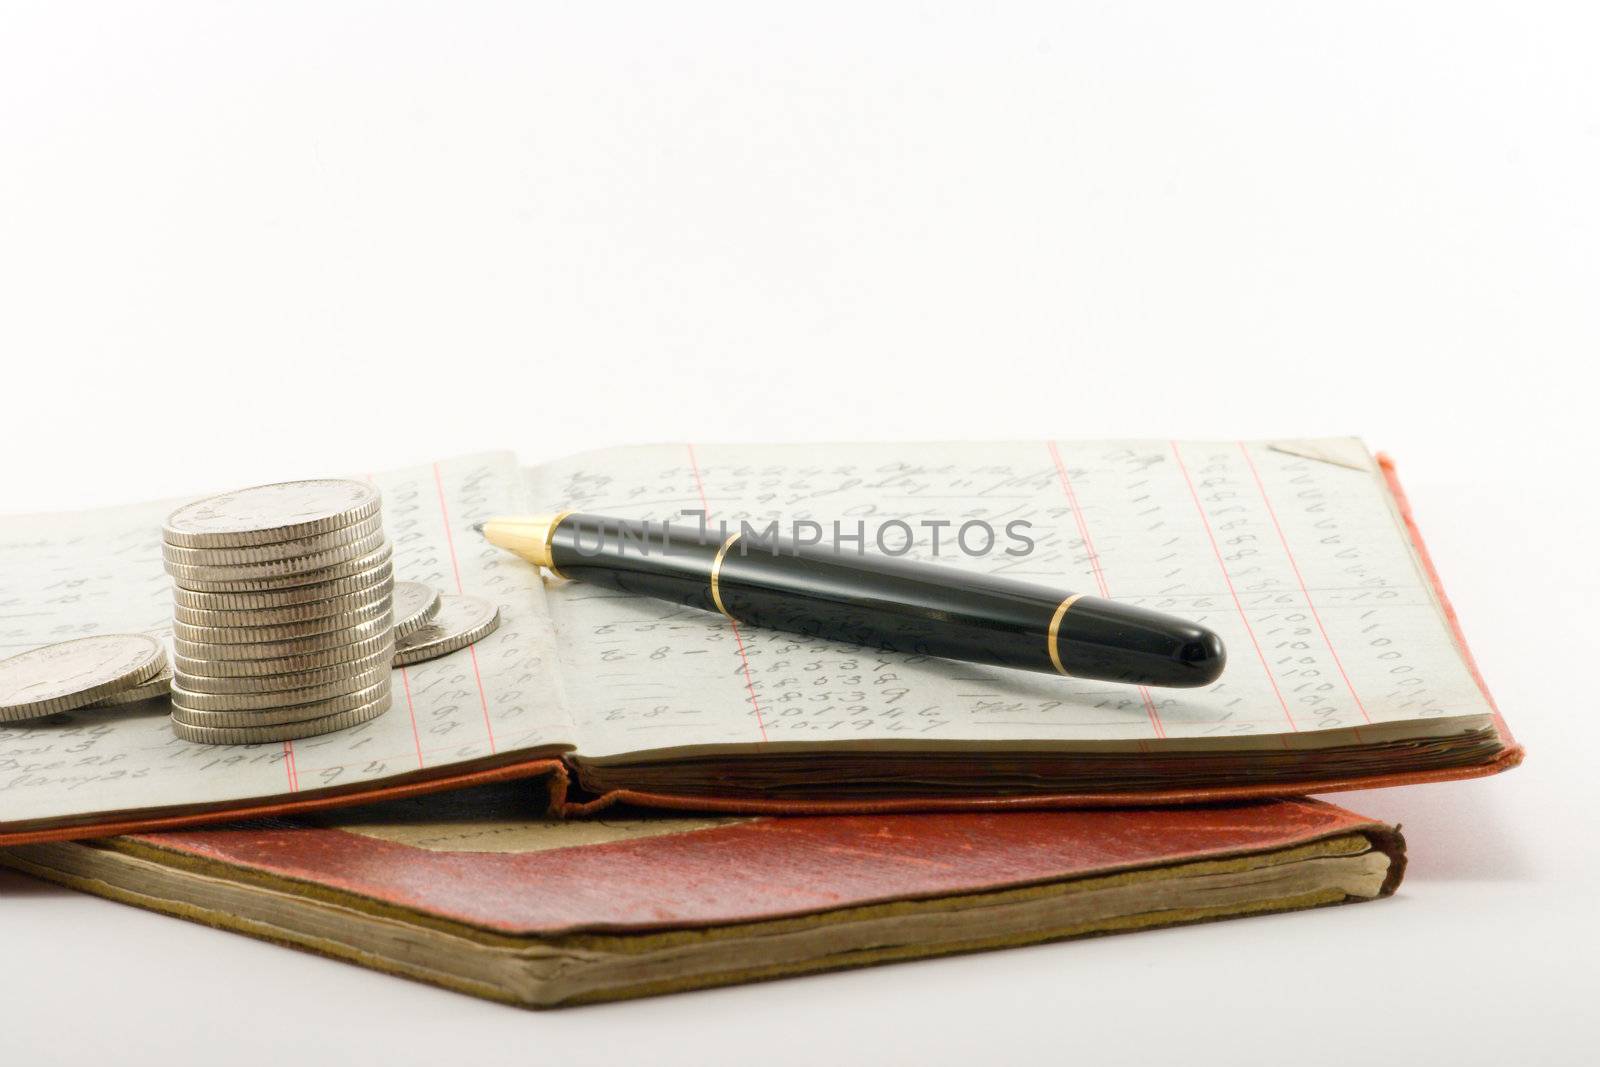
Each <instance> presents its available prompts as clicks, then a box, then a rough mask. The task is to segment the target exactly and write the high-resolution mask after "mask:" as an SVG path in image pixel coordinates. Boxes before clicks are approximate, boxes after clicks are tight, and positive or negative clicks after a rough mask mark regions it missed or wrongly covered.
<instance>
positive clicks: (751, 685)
mask: <svg viewBox="0 0 1600 1067" xmlns="http://www.w3.org/2000/svg"><path fill="white" fill-rule="evenodd" d="M684 447H685V448H687V449H688V450H689V469H690V470H692V471H694V487H695V489H696V490H697V491H698V492H699V493H700V510H701V511H703V512H705V521H706V522H707V523H710V521H711V505H710V504H708V503H707V502H706V483H705V479H704V478H702V477H700V457H698V456H696V455H695V452H694V445H692V444H686V445H685V446H684ZM728 622H729V623H730V624H732V626H733V640H734V643H735V644H737V645H738V646H739V663H740V665H741V666H742V667H743V668H744V687H745V689H746V690H747V691H748V692H749V694H750V707H751V709H752V710H754V711H755V713H756V727H757V729H759V730H760V731H761V740H762V741H765V740H766V739H767V722H766V720H765V719H764V718H762V715H761V702H760V701H759V700H757V699H756V683H755V680H754V679H753V678H751V677H750V656H749V655H748V654H747V653H746V652H745V650H744V635H743V634H741V633H740V632H739V623H738V621H737V620H735V619H734V618H733V617H732V616H730V617H729V618H728Z"/></svg>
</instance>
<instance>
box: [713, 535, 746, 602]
mask: <svg viewBox="0 0 1600 1067" xmlns="http://www.w3.org/2000/svg"><path fill="white" fill-rule="evenodd" d="M743 532H744V531H743V530H741V531H739V533H743ZM737 540H739V534H738V533H732V534H729V535H728V539H727V540H726V541H724V542H722V547H721V548H719V549H717V558H716V559H714V560H712V561H711V602H712V603H713V604H715V605H716V606H717V610H718V611H720V612H722V613H723V614H724V615H727V616H728V618H730V619H731V618H733V616H732V615H731V614H729V612H728V609H727V608H725V607H723V606H722V589H721V587H719V586H718V585H717V578H718V577H720V576H721V574H722V559H723V557H724V556H726V555H727V554H728V549H730V548H732V547H733V543H734V542H735V541H737Z"/></svg>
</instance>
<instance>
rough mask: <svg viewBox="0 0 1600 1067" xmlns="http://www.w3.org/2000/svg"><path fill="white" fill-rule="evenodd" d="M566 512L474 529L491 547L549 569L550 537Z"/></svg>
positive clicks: (492, 522)
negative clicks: (513, 553)
mask: <svg viewBox="0 0 1600 1067" xmlns="http://www.w3.org/2000/svg"><path fill="white" fill-rule="evenodd" d="M568 514H569V512H562V513H561V514H559V515H525V516H518V517H513V518H500V519H490V520H489V521H488V522H480V523H478V524H477V525H476V526H475V527H474V529H476V530H477V531H478V532H479V533H480V534H482V535H483V539H484V540H485V541H488V542H489V543H490V544H491V545H495V546H497V547H499V548H503V549H505V550H506V551H507V552H515V553H516V554H517V555H519V556H521V557H522V558H523V559H525V560H527V561H528V562H529V563H534V564H537V565H539V566H541V567H548V566H550V538H551V536H552V535H553V534H554V533H555V528H556V526H557V525H559V524H560V522H561V520H562V519H564V518H566V517H567V515H568Z"/></svg>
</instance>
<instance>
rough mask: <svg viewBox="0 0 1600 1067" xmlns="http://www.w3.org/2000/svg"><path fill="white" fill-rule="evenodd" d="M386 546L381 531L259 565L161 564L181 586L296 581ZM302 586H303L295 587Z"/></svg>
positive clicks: (270, 560)
mask: <svg viewBox="0 0 1600 1067" xmlns="http://www.w3.org/2000/svg"><path fill="white" fill-rule="evenodd" d="M387 543H388V542H387V541H385V540H384V536H383V531H382V530H378V531H376V532H374V533H370V534H368V535H367V536H365V537H362V538H359V539H357V540H355V541H348V542H346V543H345V544H342V545H336V546H334V547H333V548H329V549H325V550H323V551H321V552H317V553H314V554H312V555H309V556H291V557H290V558H288V559H269V560H263V561H261V562H258V563H223V564H216V565H211V564H188V563H174V562H172V561H170V560H168V561H166V563H165V564H164V565H165V567H166V569H167V573H168V574H170V575H172V577H173V578H174V579H175V580H177V581H178V582H181V583H182V584H184V585H189V584H190V583H192V582H197V581H200V582H242V581H245V580H247V579H249V580H255V579H261V578H298V577H299V576H300V575H302V574H312V573H315V572H317V571H324V570H327V569H329V568H330V567H334V566H337V565H339V564H341V563H349V562H351V561H352V560H359V559H365V558H367V557H368V556H370V555H372V553H374V552H376V551H378V550H379V549H380V548H382V547H383V546H384V545H386V544H387ZM296 584H303V583H298V582H297V583H296Z"/></svg>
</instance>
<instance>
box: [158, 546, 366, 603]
mask: <svg viewBox="0 0 1600 1067" xmlns="http://www.w3.org/2000/svg"><path fill="white" fill-rule="evenodd" d="M393 554H394V548H393V546H392V545H390V544H389V542H388V541H384V542H382V547H380V548H379V549H378V550H377V551H376V552H372V553H369V554H368V555H365V556H361V557H359V558H357V559H350V560H345V561H343V562H341V563H335V564H333V565H332V566H329V567H320V568H318V569H317V570H314V571H301V572H300V573H298V574H282V575H276V576H271V577H267V576H259V577H254V578H228V579H220V578H219V579H202V578H187V577H183V576H181V575H177V574H173V580H174V581H176V582H177V584H178V586H179V587H180V588H183V589H188V590H191V591H197V592H202V593H260V592H267V591H270V590H279V589H291V588H298V587H301V586H316V585H322V584H323V583H325V582H330V581H333V580H335V579H339V578H349V577H353V576H354V575H357V574H362V573H364V572H366V571H368V570H371V569H372V568H374V567H386V566H388V565H389V560H390V557H391V556H392V555H393ZM167 571H168V573H171V572H172V568H171V567H168V568H167Z"/></svg>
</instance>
